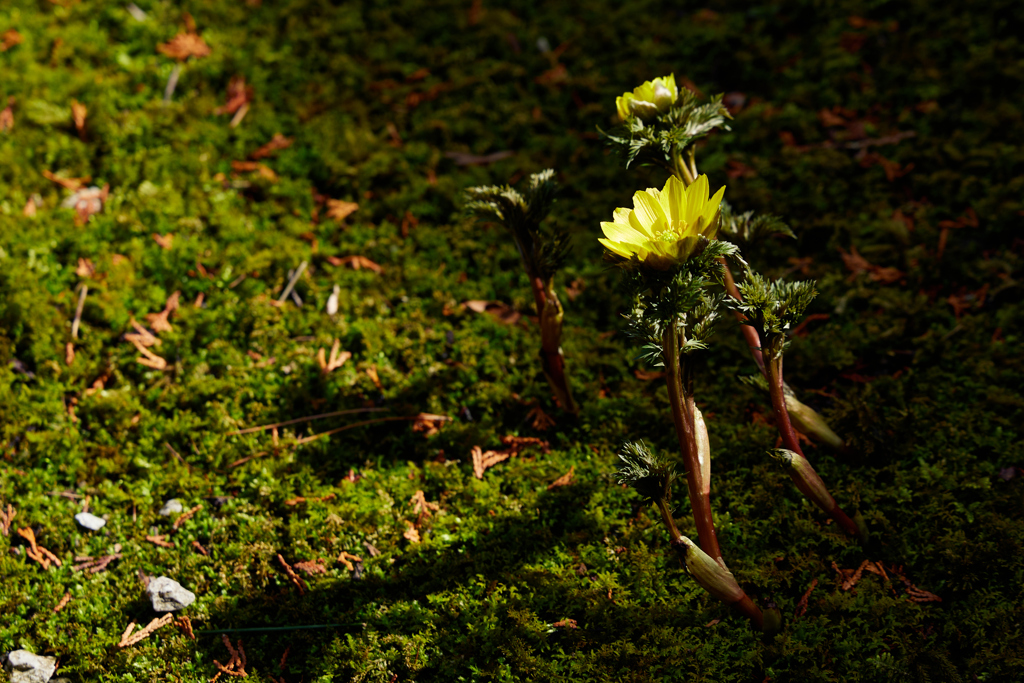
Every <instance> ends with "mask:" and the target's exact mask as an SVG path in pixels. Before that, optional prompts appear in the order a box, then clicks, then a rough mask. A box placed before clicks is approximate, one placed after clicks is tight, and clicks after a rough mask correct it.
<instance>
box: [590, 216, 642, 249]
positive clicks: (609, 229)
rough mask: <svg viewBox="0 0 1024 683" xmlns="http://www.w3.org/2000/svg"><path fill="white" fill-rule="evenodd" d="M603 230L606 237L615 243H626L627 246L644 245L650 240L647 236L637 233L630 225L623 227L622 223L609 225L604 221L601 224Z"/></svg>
mask: <svg viewBox="0 0 1024 683" xmlns="http://www.w3.org/2000/svg"><path fill="white" fill-rule="evenodd" d="M601 230H603V231H604V236H605V237H607V238H608V239H610V240H612V241H615V242H625V243H627V244H643V243H644V242H646V241H647V240H648V237H647V235H644V234H643V233H640V232H637V231H636V230H634V229H633V228H632V226H629V225H623V224H622V223H609V222H608V221H604V222H602V223H601Z"/></svg>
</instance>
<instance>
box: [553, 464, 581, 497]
mask: <svg viewBox="0 0 1024 683" xmlns="http://www.w3.org/2000/svg"><path fill="white" fill-rule="evenodd" d="M574 476H576V466H575V465H573V466H571V467H570V468H569V471H568V472H566V473H565V474H563V475H562V476H560V477H559V478H558V479H555V480H554V481H553V482H551V483H550V484H548V491H550V490H552V489H556V488H558V487H559V486H568V485H569V484H570V483H571V482H572V479H573V477H574Z"/></svg>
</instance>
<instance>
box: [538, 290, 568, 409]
mask: <svg viewBox="0 0 1024 683" xmlns="http://www.w3.org/2000/svg"><path fill="white" fill-rule="evenodd" d="M530 287H531V289H532V290H533V299H534V303H535V305H536V307H537V319H538V322H539V324H540V341H541V349H540V355H541V363H542V365H543V369H544V374H545V376H547V378H548V383H549V384H550V385H551V389H552V391H554V392H555V396H556V397H557V398H558V402H559V404H560V405H561V406H562V409H563V410H565V411H566V412H569V413H572V414H573V415H578V414H579V412H580V409H579V406H577V405H576V401H575V400H574V399H573V397H572V390H570V388H569V379H568V378H567V377H566V375H565V356H563V355H562V302H561V301H559V300H558V294H556V293H555V290H554V287H553V286H552V284H551V282H550V281H549V282H548V283H547V286H545V283H544V282H543V281H542V280H541V278H539V277H531V278H530Z"/></svg>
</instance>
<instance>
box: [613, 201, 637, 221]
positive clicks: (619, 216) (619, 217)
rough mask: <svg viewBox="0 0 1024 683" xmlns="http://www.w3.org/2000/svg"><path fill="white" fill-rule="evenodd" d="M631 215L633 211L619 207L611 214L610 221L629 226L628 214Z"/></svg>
mask: <svg viewBox="0 0 1024 683" xmlns="http://www.w3.org/2000/svg"><path fill="white" fill-rule="evenodd" d="M631 213H633V209H627V208H626V207H624V206H620V207H619V208H617V209H615V211H614V212H612V220H613V221H615V222H616V223H619V224H621V225H629V214H631Z"/></svg>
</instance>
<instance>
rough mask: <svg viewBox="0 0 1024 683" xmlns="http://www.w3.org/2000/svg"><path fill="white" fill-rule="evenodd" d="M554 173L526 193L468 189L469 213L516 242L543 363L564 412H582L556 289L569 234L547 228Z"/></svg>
mask: <svg viewBox="0 0 1024 683" xmlns="http://www.w3.org/2000/svg"><path fill="white" fill-rule="evenodd" d="M554 175H555V172H554V170H553V169H547V170H545V171H541V172H540V173H534V174H533V175H531V176H530V178H529V181H528V182H527V185H526V189H525V190H524V191H523V192H519V191H518V190H516V189H514V188H513V187H511V186H510V185H502V186H489V187H471V188H469V189H468V190H466V194H467V195H468V197H469V200H470V201H469V202H468V203H467V205H466V208H467V210H468V211H469V212H470V213H472V214H474V215H476V216H477V217H478V218H481V219H483V220H492V221H497V222H498V223H501V224H502V225H503V226H505V229H506V230H508V231H509V234H511V236H512V239H513V240H514V241H515V244H516V248H517V249H518V250H519V256H520V258H521V259H522V263H523V268H524V269H525V270H526V275H527V277H528V278H529V280H530V288H531V289H532V290H533V298H534V303H535V305H536V308H537V316H538V318H539V319H540V335H541V351H540V356H541V365H542V368H543V370H544V375H545V376H546V377H547V379H548V383H549V384H550V385H551V389H552V391H554V393H555V397H556V398H557V400H558V403H559V405H560V406H561V407H562V409H563V410H565V411H566V412H569V413H571V414H573V415H578V414H579V407H578V406H577V405H576V401H575V400H574V399H573V396H572V390H571V388H570V386H569V379H568V377H567V376H566V369H565V356H564V355H563V354H562V317H563V309H562V303H561V301H560V300H559V298H558V294H557V293H556V291H555V285H554V281H555V274H556V273H557V272H558V269H559V268H561V267H562V265H563V264H564V263H565V259H566V257H567V256H568V253H569V235H568V234H567V233H565V232H564V231H550V230H547V229H545V228H544V227H543V226H542V223H543V221H544V219H545V218H546V217H547V215H548V212H549V211H550V209H551V204H552V203H553V201H554V196H555V189H556V185H555V181H554Z"/></svg>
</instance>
